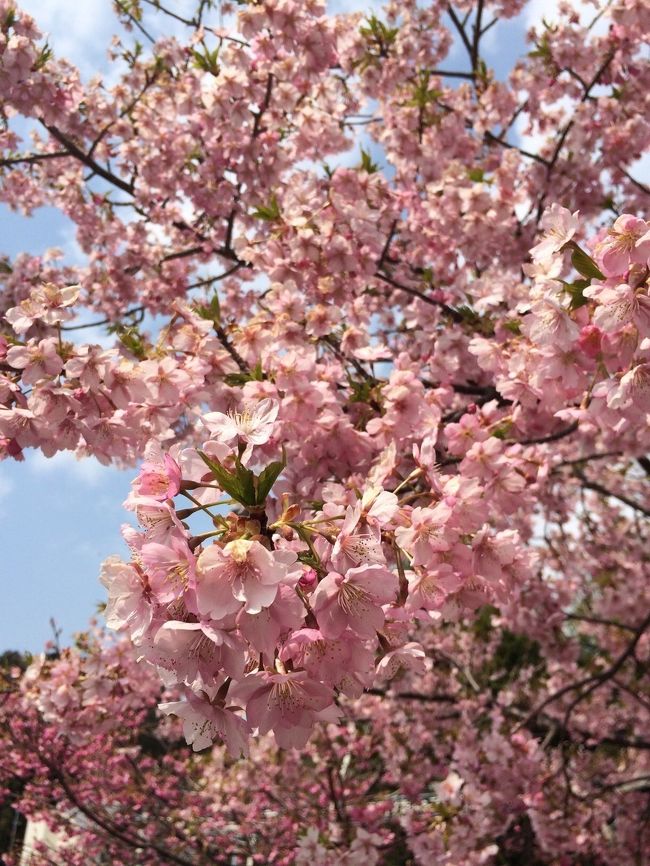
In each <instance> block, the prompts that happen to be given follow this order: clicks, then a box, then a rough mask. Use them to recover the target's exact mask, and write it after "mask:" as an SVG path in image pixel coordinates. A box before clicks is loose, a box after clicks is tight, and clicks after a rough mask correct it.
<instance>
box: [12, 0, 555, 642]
mask: <svg viewBox="0 0 650 866" xmlns="http://www.w3.org/2000/svg"><path fill="white" fill-rule="evenodd" d="M21 5H22V7H23V8H24V9H25V10H26V11H28V12H29V13H30V14H32V15H33V16H34V17H35V18H36V20H37V22H38V23H39V25H40V26H41V28H42V29H43V30H44V31H46V32H47V33H48V34H49V41H50V44H51V46H52V47H53V49H54V51H55V52H56V54H57V55H58V56H66V57H67V58H68V59H70V60H71V61H73V62H74V63H76V64H77V65H78V66H79V68H80V69H81V71H82V74H83V77H84V78H86V79H87V78H89V77H90V76H92V75H94V74H96V73H101V74H103V75H106V76H108V77H109V78H111V77H113V76H114V73H115V70H114V69H111V68H110V67H109V64H108V61H107V59H106V57H105V53H106V52H105V49H106V47H107V46H108V45H109V42H110V37H111V35H112V33H113V32H115V29H116V28H115V25H114V21H115V19H114V18H113V15H112V12H111V3H110V0H84V2H82V3H79V2H78V0H23V2H22V4H21ZM170 5H171V6H172V7H173V8H174V9H176V10H182V9H183V8H184V7H186V6H188V3H187V2H186V0H172V2H171V3H170ZM329 5H330V8H331V10H332V11H337V12H338V11H348V10H355V9H361V10H363V11H368V10H369V9H370V8H371V7H375V8H378V7H379V6H380V5H381V4H379V3H369V2H355V0H331V2H330V4H329ZM554 7H555V4H554V3H549V2H545V0H534V2H533V3H532V4H531V6H530V7H529V8H528V10H527V11H526V12H525V14H524V15H523V16H520V17H519V18H518V19H515V20H513V21H509V22H504V23H501V24H499V25H498V26H497V27H495V28H493V29H492V30H491V31H490V33H489V36H488V38H486V44H485V56H486V60H487V62H488V65H490V66H492V67H493V68H494V69H495V71H496V73H497V76H498V77H500V78H501V77H504V76H505V74H506V73H507V71H508V70H509V69H510V68H511V65H512V62H513V59H514V58H515V57H517V56H518V55H519V54H520V53H521V52H522V51H523V47H524V32H525V30H526V28H527V26H529V25H530V24H531V23H533V22H535V21H539V20H540V18H541V16H542V14H544V15H547V16H548V15H549V12H551V14H552V10H553V8H554ZM148 26H149V25H148ZM152 29H153V30H154V32H155V26H153V25H152ZM443 66H444V68H447V69H464V68H467V67H466V59H465V57H464V56H463V51H462V47H461V46H455V47H454V50H453V52H452V55H451V56H450V57H449V58H447V60H446V62H445V64H443ZM0 239H1V240H0V253H8V254H9V255H10V256H13V255H15V254H16V253H17V252H20V251H29V252H33V253H38V252H42V251H44V250H45V249H47V248H48V247H60V248H62V249H63V250H64V252H65V254H66V258H67V259H68V260H69V261H71V262H74V261H75V260H76V261H78V260H79V259H78V250H77V249H76V246H75V243H74V231H73V226H72V224H71V223H70V222H69V221H68V220H67V219H66V218H65V217H63V216H62V215H61V214H59V213H58V212H56V211H55V210H53V209H51V208H41V209H39V210H38V211H36V213H35V214H34V215H33V216H32V217H31V218H29V219H25V218H23V217H21V216H19V215H17V214H13V213H11V212H9V210H8V209H7V208H6V206H4V205H2V204H0ZM85 336H86V337H88V336H89V335H88V333H87V332H85ZM95 339H96V337H95ZM133 475H134V471H133V470H129V471H120V470H116V469H113V468H109V467H104V466H101V465H100V464H99V463H98V462H97V461H95V460H94V459H87V460H83V461H78V460H76V459H75V457H74V456H73V455H71V454H59V455H57V456H55V457H54V458H52V459H49V460H48V459H46V458H44V457H43V456H42V455H41V454H37V453H34V452H30V453H29V454H28V455H27V459H26V461H25V462H24V463H15V462H13V461H5V462H3V463H0V526H2V533H1V535H2V546H3V562H2V567H1V568H0V584H1V585H2V588H3V602H2V605H1V606H0V651H1V650H2V649H5V648H15V649H27V650H31V651H39V650H40V649H42V647H43V644H44V642H45V641H46V640H48V638H50V637H51V628H50V625H49V621H50V618H51V617H53V618H54V619H55V620H56V622H57V624H58V626H59V627H60V628H61V630H62V640H63V641H64V642H67V641H69V639H70V636H71V634H72V633H73V632H74V631H79V630H82V629H83V628H84V627H85V626H86V624H87V622H88V619H89V618H90V617H91V616H92V615H93V613H94V612H95V610H96V606H97V603H98V602H100V601H102V600H103V599H104V590H103V588H102V586H101V585H100V584H99V582H98V574H99V566H100V563H101V561H102V560H103V559H104V558H105V557H106V556H108V555H109V554H110V553H114V552H122V553H124V552H125V548H124V545H123V543H122V541H121V537H120V532H119V528H120V525H121V523H123V522H124V520H125V519H126V517H127V515H126V512H124V510H123V509H122V505H121V503H122V501H123V500H124V498H125V497H126V494H127V493H128V488H129V481H130V479H131V478H132V477H133Z"/></svg>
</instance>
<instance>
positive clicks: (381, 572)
mask: <svg viewBox="0 0 650 866" xmlns="http://www.w3.org/2000/svg"><path fill="white" fill-rule="evenodd" d="M396 594H397V577H396V575H395V574H394V573H393V572H391V571H388V570H387V569H386V568H384V567H382V566H380V565H362V566H360V567H357V568H351V569H349V571H347V572H346V573H345V575H343V574H339V573H338V572H335V571H332V572H330V573H329V574H328V575H327V576H326V577H324V578H323V580H321V582H320V583H319V584H318V588H317V589H316V591H315V592H314V594H313V595H312V607H313V609H314V613H315V614H316V619H317V620H318V625H319V626H320V630H321V631H322V633H323V635H324V636H325V637H327V638H336V637H338V636H339V635H340V634H341V633H342V632H343V631H345V629H346V628H348V627H349V628H351V629H352V631H353V632H355V633H356V634H358V635H360V636H361V637H368V638H369V637H374V636H375V633H376V632H377V631H380V630H381V628H382V627H383V625H384V612H383V610H382V608H381V605H382V604H386V603H387V602H390V601H394V600H395V596H396Z"/></svg>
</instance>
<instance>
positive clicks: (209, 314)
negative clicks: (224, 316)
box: [195, 293, 221, 322]
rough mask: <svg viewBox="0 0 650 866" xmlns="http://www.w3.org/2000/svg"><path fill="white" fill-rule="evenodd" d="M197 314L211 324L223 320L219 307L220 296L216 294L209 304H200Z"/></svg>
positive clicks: (197, 307) (196, 308)
mask: <svg viewBox="0 0 650 866" xmlns="http://www.w3.org/2000/svg"><path fill="white" fill-rule="evenodd" d="M195 310H196V312H197V313H198V314H199V316H201V318H202V319H208V320H209V321H211V322H219V321H220V320H221V307H220V305H219V295H217V294H216V293H215V294H214V295H213V296H212V297H211V298H210V303H209V304H198V305H197V306H196V307H195Z"/></svg>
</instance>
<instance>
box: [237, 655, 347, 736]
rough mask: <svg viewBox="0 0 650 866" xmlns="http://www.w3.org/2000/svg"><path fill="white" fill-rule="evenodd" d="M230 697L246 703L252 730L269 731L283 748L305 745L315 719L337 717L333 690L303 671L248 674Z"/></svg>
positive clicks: (264, 732) (261, 732)
mask: <svg viewBox="0 0 650 866" xmlns="http://www.w3.org/2000/svg"><path fill="white" fill-rule="evenodd" d="M232 698H233V699H236V700H238V701H241V702H242V703H243V704H245V707H246V718H247V720H248V723H249V724H250V725H251V726H252V727H254V728H257V729H258V730H259V732H260V734H266V733H268V732H269V731H271V730H272V731H273V733H274V734H275V738H276V740H277V742H278V744H279V745H281V746H283V747H285V748H291V747H295V748H301V747H302V746H304V745H305V743H306V742H307V740H308V739H309V735H310V734H311V731H312V727H313V724H314V722H315V721H316V720H317V719H323V720H327V721H334V720H336V718H338V712H337V710H336V707H335V706H334V705H333V693H332V689H331V688H328V687H327V686H325V685H323V684H322V683H319V682H315V681H313V680H312V679H311V678H310V677H309V675H308V674H307V672H306V671H294V672H291V673H270V672H268V671H260V672H259V673H256V674H250V675H249V676H247V677H246V678H245V679H244V680H242V682H241V683H240V684H239V686H237V687H236V688H235V689H233V692H232Z"/></svg>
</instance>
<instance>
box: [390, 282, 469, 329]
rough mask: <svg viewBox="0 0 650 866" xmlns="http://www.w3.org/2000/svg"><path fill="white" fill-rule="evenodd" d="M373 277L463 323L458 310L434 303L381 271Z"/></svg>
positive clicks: (432, 299) (440, 303)
mask: <svg viewBox="0 0 650 866" xmlns="http://www.w3.org/2000/svg"><path fill="white" fill-rule="evenodd" d="M375 276H376V277H377V278H378V279H380V280H382V281H383V282H384V283H388V285H390V286H393V288H395V289H399V290H400V291H401V292H406V294H407V295H412V296H413V297H414V298H419V299H420V300H421V301H424V303H425V304H429V305H430V306H432V307H438V309H440V310H442V311H443V312H444V313H446V314H447V315H448V316H449V317H450V318H451V319H452V321H454V322H458V323H460V322H463V321H464V319H463V316H462V314H461V313H459V312H458V310H454V308H453V307H450V306H449V305H448V304H445V303H444V302H443V301H436V300H435V299H434V298H430V297H429V296H428V295H425V294H424V293H423V292H420V291H418V289H413V288H411V286H405V285H404V284H403V283H398V282H397V280H394V279H393V278H392V277H389V276H388V275H387V274H384V273H383V272H381V271H377V272H376V273H375Z"/></svg>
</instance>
